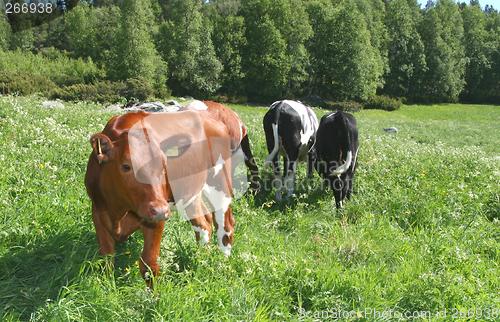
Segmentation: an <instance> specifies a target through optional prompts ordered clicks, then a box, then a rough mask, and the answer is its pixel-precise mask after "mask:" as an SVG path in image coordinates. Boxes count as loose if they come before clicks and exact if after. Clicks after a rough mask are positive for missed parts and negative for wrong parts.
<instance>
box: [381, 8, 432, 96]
mask: <svg viewBox="0 0 500 322" xmlns="http://www.w3.org/2000/svg"><path fill="white" fill-rule="evenodd" d="M416 17H418V9H417V8H415V7H413V8H412V7H410V5H409V4H408V1H407V0H393V1H391V2H389V3H388V4H387V16H386V24H387V30H388V35H389V36H388V37H389V50H388V60H389V71H388V73H387V74H386V76H385V87H384V92H385V93H387V94H388V95H391V96H395V97H407V98H414V96H415V94H416V93H418V91H419V89H420V84H419V83H418V81H419V78H418V77H419V75H422V74H423V73H424V72H425V68H426V65H425V54H424V45H423V43H422V39H421V38H420V35H419V34H418V32H417V20H416Z"/></svg>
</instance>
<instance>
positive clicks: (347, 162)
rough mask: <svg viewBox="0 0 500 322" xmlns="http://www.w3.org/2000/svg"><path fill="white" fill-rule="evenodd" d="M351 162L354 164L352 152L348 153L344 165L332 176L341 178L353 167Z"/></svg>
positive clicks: (334, 171) (333, 172)
mask: <svg viewBox="0 0 500 322" xmlns="http://www.w3.org/2000/svg"><path fill="white" fill-rule="evenodd" d="M351 162H352V152H351V151H347V158H346V160H345V162H344V164H342V165H341V166H339V167H338V168H337V169H335V170H333V171H332V175H334V176H340V175H341V174H343V173H345V172H346V171H347V169H349V167H350V166H351Z"/></svg>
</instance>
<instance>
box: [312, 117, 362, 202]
mask: <svg viewBox="0 0 500 322" xmlns="http://www.w3.org/2000/svg"><path fill="white" fill-rule="evenodd" d="M358 148H359V142H358V129H357V127H356V119H355V118H354V116H352V115H351V114H349V113H344V112H342V111H337V112H334V113H330V114H327V115H325V116H323V117H322V118H321V122H320V124H319V128H318V133H317V134H316V144H315V150H316V161H315V167H316V170H317V171H318V173H319V174H320V175H321V176H322V177H323V178H324V180H325V182H326V183H327V184H328V185H329V186H330V187H331V188H332V190H333V191H334V195H335V205H336V206H337V209H338V208H341V207H342V201H343V200H344V199H345V198H347V199H349V198H350V197H351V194H352V186H353V180H354V173H355V171H356V159H357V155H358Z"/></svg>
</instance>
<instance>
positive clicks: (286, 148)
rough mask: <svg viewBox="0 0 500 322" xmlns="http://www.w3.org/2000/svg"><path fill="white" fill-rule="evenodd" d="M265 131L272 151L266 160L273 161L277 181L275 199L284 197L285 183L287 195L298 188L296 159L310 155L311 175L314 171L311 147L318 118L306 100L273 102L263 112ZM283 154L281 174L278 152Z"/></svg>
mask: <svg viewBox="0 0 500 322" xmlns="http://www.w3.org/2000/svg"><path fill="white" fill-rule="evenodd" d="M263 123H264V132H265V135H266V143H267V149H268V151H269V155H268V157H267V159H266V164H272V167H273V171H274V176H275V179H277V180H276V181H275V182H276V183H278V187H277V188H278V190H277V192H276V199H277V200H280V199H281V193H282V191H281V190H282V189H283V187H284V188H285V189H286V190H287V196H291V195H292V194H293V192H294V188H295V172H296V168H297V162H298V161H299V160H303V159H305V157H306V156H307V157H308V175H309V176H311V175H312V171H313V166H314V165H313V158H314V153H313V151H312V147H313V145H314V140H315V136H316V131H317V130H318V118H317V117H316V114H315V113H314V111H313V110H312V109H311V108H309V107H307V106H305V105H304V104H302V103H300V102H296V101H291V100H283V101H277V102H274V103H273V104H271V106H270V107H269V111H267V113H266V115H265V116H264V121H263ZM280 153H281V154H283V161H284V169H283V176H284V180H283V179H282V177H281V174H280V168H279V164H278V162H279V160H278V159H279V154H280Z"/></svg>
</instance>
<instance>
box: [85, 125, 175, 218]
mask: <svg viewBox="0 0 500 322" xmlns="http://www.w3.org/2000/svg"><path fill="white" fill-rule="evenodd" d="M90 143H91V145H92V149H93V151H94V155H95V157H96V159H97V162H98V163H99V167H100V170H101V171H100V180H101V181H100V185H101V189H102V192H103V194H104V195H105V197H106V199H107V202H113V203H115V202H116V203H117V204H116V205H115V206H116V207H115V208H122V209H124V210H126V211H128V210H130V211H133V212H134V213H136V214H137V215H138V216H139V217H141V218H143V219H145V220H146V221H150V222H155V221H160V220H165V219H167V218H168V216H169V215H170V210H169V205H168V200H169V198H170V197H169V195H170V192H169V187H168V186H167V181H166V166H165V165H166V164H165V157H164V155H163V154H162V153H161V151H160V150H159V149H158V150H155V148H156V146H147V147H144V149H145V151H146V153H144V151H132V150H133V149H134V145H133V144H130V137H129V135H128V132H124V133H121V135H119V137H118V139H116V140H114V141H112V140H111V139H110V138H109V137H108V136H107V135H106V134H104V133H96V134H94V135H93V136H92V137H91V139H90ZM138 157H139V158H144V162H137V158H138ZM132 158H135V160H134V161H136V162H133V160H132ZM139 161H141V160H139Z"/></svg>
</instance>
